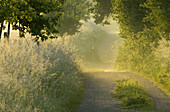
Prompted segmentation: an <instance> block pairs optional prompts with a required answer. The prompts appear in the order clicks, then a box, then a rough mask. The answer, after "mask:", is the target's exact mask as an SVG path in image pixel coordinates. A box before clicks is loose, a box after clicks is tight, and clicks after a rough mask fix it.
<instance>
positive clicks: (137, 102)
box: [113, 79, 153, 112]
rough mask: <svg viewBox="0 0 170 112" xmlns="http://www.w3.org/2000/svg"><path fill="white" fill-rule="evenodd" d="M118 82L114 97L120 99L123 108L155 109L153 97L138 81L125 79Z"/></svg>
mask: <svg viewBox="0 0 170 112" xmlns="http://www.w3.org/2000/svg"><path fill="white" fill-rule="evenodd" d="M116 84H117V86H116V88H115V89H114V90H113V93H114V94H113V97H114V98H117V99H120V101H121V103H122V106H123V108H125V109H136V108H145V109H146V108H147V110H153V101H152V98H151V97H150V96H149V94H148V92H147V90H146V89H145V88H144V87H142V86H141V85H140V84H139V83H138V82H137V81H135V80H132V79H123V80H119V81H117V82H116ZM152 112H153V111H152Z"/></svg>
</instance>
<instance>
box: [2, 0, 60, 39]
mask: <svg viewBox="0 0 170 112" xmlns="http://www.w3.org/2000/svg"><path fill="white" fill-rule="evenodd" d="M0 2H1V6H0V7H1V8H0V20H1V21H4V20H6V21H8V22H10V23H11V24H12V26H13V28H14V29H15V30H19V31H20V32H21V34H22V35H21V36H22V37H24V35H25V34H26V33H27V32H29V33H30V34H31V35H33V36H35V40H38V39H39V38H41V40H46V39H48V38H56V37H55V36H54V34H57V33H58V31H57V29H56V28H55V26H56V25H58V22H59V19H60V16H61V15H62V8H61V6H62V4H63V0H53V1H52V0H38V1H37V0H3V1H2V0H1V1H0ZM18 23H19V24H18Z"/></svg>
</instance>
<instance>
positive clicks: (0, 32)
mask: <svg viewBox="0 0 170 112" xmlns="http://www.w3.org/2000/svg"><path fill="white" fill-rule="evenodd" d="M3 26H4V22H2V23H1V28H0V40H1V37H2V30H3Z"/></svg>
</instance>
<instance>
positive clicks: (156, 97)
mask: <svg viewBox="0 0 170 112" xmlns="http://www.w3.org/2000/svg"><path fill="white" fill-rule="evenodd" d="M125 78H132V79H135V80H137V81H139V83H140V84H141V85H142V86H144V87H145V88H146V89H147V90H148V92H149V93H150V95H151V97H152V98H153V101H154V106H155V108H156V109H157V111H158V112H170V98H168V96H167V95H166V94H165V93H164V92H162V91H161V90H160V89H159V88H157V87H156V86H154V84H153V83H152V82H150V81H149V80H147V79H145V78H143V77H142V76H139V75H135V74H133V73H128V72H91V73H85V79H86V84H87V86H86V89H85V97H84V100H83V102H82V104H81V105H80V107H79V109H78V112H132V110H123V109H121V107H120V105H119V102H118V101H117V100H116V99H113V98H112V92H111V91H112V90H113V89H114V87H115V86H116V85H115V83H114V82H115V81H117V80H122V79H125Z"/></svg>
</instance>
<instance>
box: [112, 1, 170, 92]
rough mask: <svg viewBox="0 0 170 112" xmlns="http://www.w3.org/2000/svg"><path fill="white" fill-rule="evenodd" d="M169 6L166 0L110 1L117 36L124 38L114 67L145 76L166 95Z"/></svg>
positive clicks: (169, 88) (168, 81)
mask: <svg viewBox="0 0 170 112" xmlns="http://www.w3.org/2000/svg"><path fill="white" fill-rule="evenodd" d="M169 5H170V2H169V1H167V0H113V9H114V14H115V16H116V20H117V22H118V23H119V25H120V36H121V37H122V38H126V39H124V42H123V43H122V45H121V46H120V48H119V51H118V54H117V59H116V61H115V67H117V69H123V70H131V71H134V72H137V73H140V74H143V75H146V76H148V77H150V78H151V79H153V80H154V81H155V82H157V83H158V84H159V85H162V86H163V88H165V89H166V90H167V93H170V87H169V86H168V85H169V84H170V80H169V78H170V76H169V72H170V70H169V63H170V59H169V55H167V53H166V52H167V51H169V50H168V49H170V48H169V38H170V36H169V34H170V30H169V29H170V28H169V25H170V23H169V22H170V20H169V18H170V8H169ZM165 39H166V40H167V41H166V40H165ZM162 46H163V47H164V48H163V47H162ZM155 52H156V53H155Z"/></svg>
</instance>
